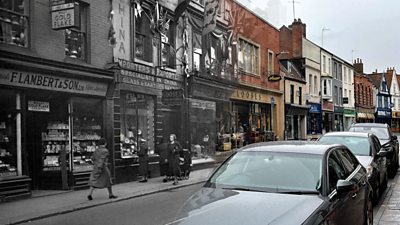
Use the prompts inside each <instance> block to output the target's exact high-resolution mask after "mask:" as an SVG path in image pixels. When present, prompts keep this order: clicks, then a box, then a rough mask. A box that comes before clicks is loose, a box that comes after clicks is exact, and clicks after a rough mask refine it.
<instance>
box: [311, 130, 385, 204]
mask: <svg viewBox="0 0 400 225" xmlns="http://www.w3.org/2000/svg"><path fill="white" fill-rule="evenodd" d="M318 141H320V142H325V143H333V144H343V145H346V147H348V148H349V149H350V151H351V152H352V153H353V154H354V155H355V156H356V158H357V159H358V161H359V162H360V163H361V164H362V165H363V166H364V167H365V168H366V169H367V174H368V182H369V183H370V184H371V186H372V188H373V191H374V197H373V201H374V204H377V203H378V202H379V197H380V195H381V193H383V191H384V190H385V189H386V187H387V182H388V178H387V177H388V176H387V166H386V157H385V156H386V154H387V152H386V151H385V149H384V148H382V147H381V144H380V142H379V140H378V138H377V137H376V136H375V135H374V134H371V133H362V132H329V133H326V134H324V135H323V136H322V137H320V138H319V140H318Z"/></svg>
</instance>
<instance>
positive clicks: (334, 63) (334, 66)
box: [332, 62, 338, 79]
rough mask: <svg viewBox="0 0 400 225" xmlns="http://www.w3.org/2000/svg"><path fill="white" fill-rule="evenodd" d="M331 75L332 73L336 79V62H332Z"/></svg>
mask: <svg viewBox="0 0 400 225" xmlns="http://www.w3.org/2000/svg"><path fill="white" fill-rule="evenodd" d="M332 73H333V76H334V77H335V78H336V79H338V77H337V76H338V74H337V63H336V62H333V71H332Z"/></svg>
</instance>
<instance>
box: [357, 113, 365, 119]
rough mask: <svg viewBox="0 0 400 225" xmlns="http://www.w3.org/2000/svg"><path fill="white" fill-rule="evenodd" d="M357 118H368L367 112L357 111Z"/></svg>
mask: <svg viewBox="0 0 400 225" xmlns="http://www.w3.org/2000/svg"><path fill="white" fill-rule="evenodd" d="M357 118H361V119H367V114H365V113H357Z"/></svg>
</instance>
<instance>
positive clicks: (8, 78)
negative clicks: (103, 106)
mask: <svg viewBox="0 0 400 225" xmlns="http://www.w3.org/2000/svg"><path fill="white" fill-rule="evenodd" d="M0 84H4V85H11V86H18V87H26V88H36V89H45V90H51V91H63V92H70V93H79V94H91V95H98V96H105V95H106V92H107V84H106V83H99V82H92V81H86V80H79V79H72V78H66V77H59V76H52V75H47V74H38V73H29V72H23V71H15V70H1V71H0Z"/></svg>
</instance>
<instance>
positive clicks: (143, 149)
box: [138, 130, 149, 183]
mask: <svg viewBox="0 0 400 225" xmlns="http://www.w3.org/2000/svg"><path fill="white" fill-rule="evenodd" d="M138 141H139V145H138V146H139V149H138V156H139V175H140V176H142V179H141V180H139V182H141V183H143V182H147V173H148V165H149V153H148V152H149V147H148V145H147V142H146V140H145V139H143V137H142V132H141V130H139V131H138Z"/></svg>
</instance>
